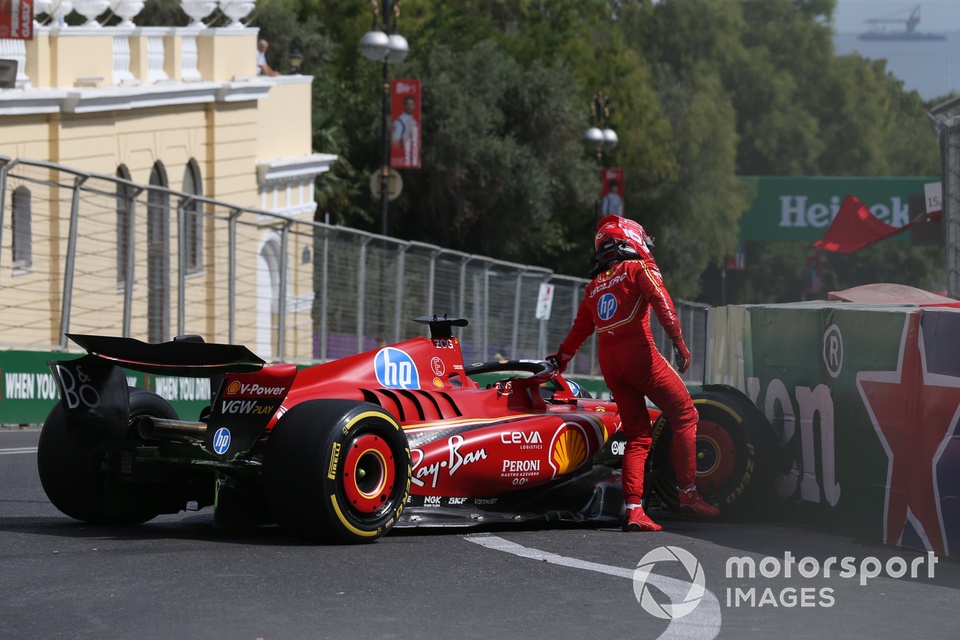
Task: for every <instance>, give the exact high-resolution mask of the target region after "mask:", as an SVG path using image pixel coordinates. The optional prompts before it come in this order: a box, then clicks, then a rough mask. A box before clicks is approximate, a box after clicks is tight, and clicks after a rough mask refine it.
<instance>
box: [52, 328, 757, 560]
mask: <svg viewBox="0 0 960 640" xmlns="http://www.w3.org/2000/svg"><path fill="white" fill-rule="evenodd" d="M419 320H420V321H422V322H426V323H429V325H430V330H431V331H430V332H431V336H430V337H429V338H427V337H418V338H414V339H411V340H407V341H404V342H400V343H397V344H394V345H391V346H386V347H383V348H380V349H376V350H373V351H369V352H366V353H361V354H358V355H354V356H350V357H347V358H343V359H340V360H335V361H332V362H328V363H325V364H319V365H315V366H312V367H309V368H305V369H302V370H299V371H298V370H297V367H296V366H294V365H292V364H276V365H267V364H265V363H264V362H263V361H262V360H261V359H259V358H258V357H257V356H255V355H254V354H253V353H252V352H250V351H249V350H248V349H246V348H245V347H242V346H237V345H224V344H208V343H204V342H203V341H202V340H200V339H199V338H197V337H195V336H183V337H180V338H177V339H175V340H173V341H172V342H167V343H163V344H146V343H143V342H140V341H137V340H133V339H129V338H116V337H105V336H89V335H86V336H81V335H71V336H70V338H71V339H72V340H73V341H74V342H75V343H76V344H78V345H80V346H81V347H82V348H84V349H85V350H86V351H87V352H88V354H87V355H85V356H83V357H80V358H77V359H69V360H60V361H54V362H51V363H50V367H51V370H52V372H53V374H54V377H55V379H56V381H57V384H58V387H59V392H60V402H59V403H58V404H57V405H56V406H55V407H54V409H53V410H52V411H51V413H50V415H49V416H48V417H47V420H46V422H45V423H44V425H43V430H42V432H41V435H40V443H39V450H38V466H39V472H40V479H41V481H42V484H43V488H44V490H45V491H46V494H47V496H48V497H49V498H50V500H51V502H52V503H53V504H54V505H55V506H56V507H57V508H58V509H59V510H60V511H62V512H63V513H64V514H66V515H68V516H70V517H72V518H76V519H78V520H82V521H86V522H90V523H97V524H105V525H134V524H139V523H143V522H146V521H148V520H150V519H152V518H154V517H155V516H157V515H160V514H167V513H177V512H180V511H182V510H184V509H185V508H189V509H199V508H203V507H207V506H213V507H214V522H215V523H216V524H224V525H230V524H258V523H277V524H279V525H281V526H282V527H285V528H287V529H288V530H290V531H292V532H295V533H297V534H299V535H301V536H304V537H306V538H308V539H313V540H325V541H335V542H368V541H373V540H375V539H377V538H378V537H380V536H382V535H384V534H386V533H387V532H388V531H390V530H391V529H392V528H393V527H415V526H467V525H477V524H481V523H491V522H494V523H496V522H519V521H525V520H533V519H543V520H570V521H581V522H582V521H598V522H604V521H610V522H615V521H618V520H620V519H622V517H623V514H624V505H623V494H622V491H621V484H620V462H621V459H622V455H623V451H624V438H623V434H622V431H621V428H620V418H619V415H618V413H617V406H616V404H615V402H611V401H604V400H599V399H593V398H590V397H589V394H586V393H583V392H581V391H580V390H579V388H578V387H577V385H576V384H574V383H573V382H571V381H569V380H565V379H564V378H563V377H562V376H560V375H558V373H557V371H556V369H555V367H554V365H553V364H552V363H550V362H547V361H539V360H518V361H510V360H501V361H496V362H485V363H478V364H465V363H464V362H463V358H462V355H461V348H460V342H459V340H458V339H457V338H456V337H454V336H453V330H452V329H453V327H454V326H465V325H466V320H461V319H447V318H442V319H438V318H436V317H434V318H421V319H419ZM124 368H127V369H131V370H137V371H143V372H149V373H153V374H167V375H179V376H196V377H203V378H210V379H211V390H216V392H215V393H214V394H212V395H211V397H212V398H213V402H212V404H211V405H210V406H209V407H207V408H206V409H205V410H204V411H203V412H202V413H201V415H199V416H197V417H196V419H194V420H186V419H184V418H183V417H181V416H179V415H177V413H176V412H175V411H174V409H173V408H172V407H171V405H170V404H169V403H168V402H166V401H165V400H163V399H162V398H161V397H160V396H159V395H157V394H155V393H152V392H150V391H148V390H145V389H139V388H133V387H128V386H127V378H126V376H125V374H124ZM478 379H480V380H481V381H482V382H478V381H477V380H478ZM484 379H485V381H484ZM694 402H695V404H696V406H697V408H698V410H699V412H700V423H699V425H698V436H697V471H698V479H697V484H698V486H699V488H700V491H701V493H702V495H703V496H704V497H705V498H706V499H708V500H710V501H712V502H714V503H716V504H718V505H719V506H720V509H721V513H722V514H725V515H738V514H739V515H742V514H747V513H751V512H753V511H754V510H755V509H756V508H757V506H758V502H759V501H760V500H761V499H762V496H763V493H764V491H765V489H766V488H768V487H769V486H770V484H771V483H770V482H769V479H770V474H771V473H772V453H773V450H774V449H775V443H772V442H771V440H772V438H773V432H772V430H771V428H770V425H769V423H767V421H766V420H765V419H764V417H763V415H762V414H761V413H760V412H759V411H758V410H757V408H756V407H755V406H754V405H753V404H752V403H751V402H750V400H749V399H748V398H747V397H746V396H744V395H743V394H742V393H740V392H738V391H736V390H735V389H733V388H730V387H721V386H707V387H705V388H704V390H703V391H702V392H700V393H697V394H695V397H694ZM651 414H652V416H653V417H654V418H655V420H656V421H655V425H654V434H655V442H654V446H653V449H652V450H651V455H650V457H649V472H648V482H647V486H648V495H647V502H648V507H649V506H654V504H652V503H656V505H659V506H660V507H663V508H670V507H673V506H676V504H677V502H678V496H677V489H676V486H675V484H674V482H673V477H672V474H671V471H670V468H669V465H668V464H667V461H668V460H669V448H670V433H671V431H670V425H669V422H668V421H667V420H666V419H665V417H663V416H662V415H660V413H659V411H657V410H656V409H652V410H651Z"/></svg>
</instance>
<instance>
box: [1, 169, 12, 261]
mask: <svg viewBox="0 0 960 640" xmlns="http://www.w3.org/2000/svg"><path fill="white" fill-rule="evenodd" d="M0 161H2V162H3V166H2V167H0V264H2V263H3V214H4V211H6V208H7V207H6V204H7V169H8V168H9V167H10V160H9V158H5V157H3V158H0Z"/></svg>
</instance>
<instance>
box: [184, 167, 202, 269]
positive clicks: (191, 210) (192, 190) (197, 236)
mask: <svg viewBox="0 0 960 640" xmlns="http://www.w3.org/2000/svg"><path fill="white" fill-rule="evenodd" d="M183 192H184V193H185V194H187V195H194V196H202V195H203V185H202V184H201V182H200V166H199V165H198V164H197V161H196V160H194V159H193V158H190V162H188V163H187V166H186V169H185V170H184V172H183ZM180 208H181V209H183V251H184V257H185V263H186V271H187V275H190V274H192V273H199V272H201V271H203V204H202V203H201V202H200V201H199V200H192V199H190V198H185V199H184V200H181V201H180Z"/></svg>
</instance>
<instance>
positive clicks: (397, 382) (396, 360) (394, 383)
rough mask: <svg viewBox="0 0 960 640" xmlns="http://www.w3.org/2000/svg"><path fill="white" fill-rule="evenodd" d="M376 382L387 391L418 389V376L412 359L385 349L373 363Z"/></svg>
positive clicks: (398, 352) (403, 353)
mask: <svg viewBox="0 0 960 640" xmlns="http://www.w3.org/2000/svg"><path fill="white" fill-rule="evenodd" d="M373 366H374V368H375V370H376V373H377V382H379V383H380V384H381V385H383V386H384V387H386V388H388V389H419V388H420V375H419V373H418V372H417V365H416V364H415V363H414V362H413V358H411V357H410V356H409V355H407V353H406V352H404V351H401V350H400V349H394V348H393V347H386V348H384V349H381V350H380V351H379V352H377V357H376V358H375V359H374V361H373Z"/></svg>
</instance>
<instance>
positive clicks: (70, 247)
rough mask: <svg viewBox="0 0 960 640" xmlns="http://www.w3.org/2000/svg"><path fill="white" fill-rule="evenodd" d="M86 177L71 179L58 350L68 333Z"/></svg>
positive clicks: (65, 341)
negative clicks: (81, 205) (82, 196)
mask: <svg viewBox="0 0 960 640" xmlns="http://www.w3.org/2000/svg"><path fill="white" fill-rule="evenodd" d="M87 177H88V176H77V177H75V178H74V179H73V198H72V201H71V203H70V231H69V235H68V237H67V259H66V262H65V263H64V266H63V300H62V305H63V306H62V308H61V310H60V348H61V349H63V350H64V351H66V349H67V334H68V333H69V332H70V309H71V306H72V305H73V269H74V267H75V266H76V263H77V227H78V226H79V224H80V221H79V219H80V186H81V185H82V184H83V183H84V182H86V180H87Z"/></svg>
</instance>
